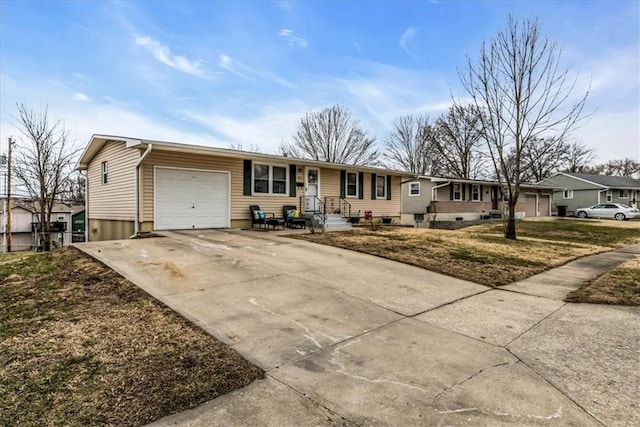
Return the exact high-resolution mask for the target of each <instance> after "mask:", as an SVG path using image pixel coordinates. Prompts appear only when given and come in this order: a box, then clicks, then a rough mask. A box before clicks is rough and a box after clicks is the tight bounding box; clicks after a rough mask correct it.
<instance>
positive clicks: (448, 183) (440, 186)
mask: <svg viewBox="0 0 640 427" xmlns="http://www.w3.org/2000/svg"><path fill="white" fill-rule="evenodd" d="M450 184H451V181H447V182H445V183H444V184H440V185H436V186H435V187H433V188H432V189H431V201H432V202H435V201H436V190H437V189H438V188H442V187H446V186H448V185H450Z"/></svg>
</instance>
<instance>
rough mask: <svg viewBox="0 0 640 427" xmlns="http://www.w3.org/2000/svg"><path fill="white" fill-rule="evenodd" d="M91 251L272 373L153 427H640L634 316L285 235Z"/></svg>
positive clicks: (213, 236) (174, 237)
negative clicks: (364, 426)
mask: <svg viewBox="0 0 640 427" xmlns="http://www.w3.org/2000/svg"><path fill="white" fill-rule="evenodd" d="M79 247H80V248H81V249H83V250H85V251H86V252H88V253H90V254H92V255H94V256H95V257H96V258H98V259H100V260H101V261H103V262H105V263H106V264H107V265H109V266H110V267H112V268H114V269H115V270H116V271H118V272H120V273H121V274H123V275H124V276H125V277H127V278H128V279H130V280H131V281H132V282H134V283H136V284H138V285H139V286H141V287H142V288H143V289H145V290H147V291H148V292H149V293H151V294H152V295H154V296H155V297H156V298H158V299H160V300H161V301H163V302H164V303H165V304H167V305H168V306H170V307H171V308H173V309H174V310H176V311H178V312H179V313H181V314H182V315H184V316H185V317H187V318H189V319H191V320H193V321H194V322H196V323H198V324H199V325H201V326H202V327H203V328H204V329H205V330H207V331H209V332H210V333H211V334H213V335H214V336H216V337H218V338H220V339H222V340H223V341H225V342H227V343H229V344H230V345H231V346H232V347H233V348H235V349H237V350H238V351H239V352H240V353H241V354H242V355H243V356H245V357H246V358H248V359H249V360H252V361H254V362H255V363H257V364H258V365H259V366H261V367H263V368H264V369H265V370H266V372H267V378H266V379H265V380H261V381H257V382H254V383H253V384H251V385H250V386H248V387H246V388H244V389H242V390H238V391H236V392H234V393H230V394H228V395H225V396H222V397H220V398H218V399H215V400H213V401H211V402H208V403H206V404H204V405H201V406H199V407H198V408H195V409H193V410H190V411H185V412H183V413H180V414H176V415H173V416H170V417H166V418H164V419H162V420H159V421H158V422H156V423H154V425H156V426H166V425H190V426H209V425H225V426H226V425H287V426H288V425H350V424H351V423H353V424H356V425H361V424H368V425H370V424H376V425H470V424H473V425H547V424H553V425H576V426H578V425H579V426H588V425H600V424H601V423H607V424H609V423H612V422H613V423H616V422H618V423H620V421H621V420H622V423H628V424H631V425H633V424H639V423H640V419H639V418H638V411H637V406H636V405H637V403H635V396H636V395H637V393H634V391H637V390H635V388H637V384H638V383H640V378H639V377H638V373H637V371H636V370H635V369H632V366H630V364H631V362H632V361H634V360H637V354H639V352H640V346H639V344H638V340H637V336H638V330H639V329H640V323H639V322H640V320H639V319H640V312H639V310H638V309H637V308H619V307H599V306H595V307H596V308H595V309H594V308H593V307H592V306H588V305H574V304H566V303H564V302H562V301H559V300H555V299H549V298H542V297H539V296H535V295H525V294H521V293H517V292H514V291H506V290H501V289H489V288H486V287H482V286H479V285H476V284H473V283H469V282H465V281H462V280H458V279H453V278H450V277H446V276H442V275H439V274H436V273H432V272H429V271H425V270H422V269H419V268H416V267H412V266H408V265H404V264H400V263H396V262H393V261H389V260H384V259H379V258H376V257H373V256H369V255H364V254H360V253H355V252H351V251H346V250H342V249H337V248H331V247H326V246H322V245H316V244H313V243H309V242H302V241H297V240H291V239H287V238H283V237H278V236H276V235H275V233H273V234H272V233H250V232H237V231H208V232H188V233H180V234H170V237H168V238H158V239H145V240H131V241H120V242H99V243H88V244H83V245H79ZM627 255H633V254H627ZM613 256H614V257H619V254H615V255H613ZM616 259H622V258H616ZM603 262H604V261H603ZM541 286H542V284H541ZM590 314H592V315H590ZM621 324H624V325H625V326H626V327H625V328H620V327H619V325H621ZM567 337H570V339H568V338H567ZM540 358H544V360H543V361H541V360H540ZM578 374H579V376H578ZM587 377H588V378H587ZM597 383H601V385H600V386H598V384H597ZM607 384H615V387H609V386H607Z"/></svg>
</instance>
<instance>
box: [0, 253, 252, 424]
mask: <svg viewBox="0 0 640 427" xmlns="http://www.w3.org/2000/svg"><path fill="white" fill-rule="evenodd" d="M0 303H1V305H2V315H1V316H2V317H1V318H0V407H2V411H0V425H32V426H36V425H37V426H42V425H78V426H80V425H82V426H85V425H141V424H145V423H148V422H150V421H153V420H155V419H157V418H159V417H162V416H164V415H168V414H170V413H174V412H177V411H181V410H184V409H187V408H190V407H193V406H196V405H198V404H199V403H202V402H204V401H206V400H210V399H212V398H214V397H216V396H219V395H221V394H224V393H228V392H230V391H232V390H235V389H237V388H239V387H242V386H244V385H247V384H248V383H250V382H251V381H253V380H254V379H256V378H260V377H262V375H263V372H262V371H261V370H260V369H259V368H257V367H255V366H253V365H251V364H250V363H249V362H247V361H246V360H244V359H243V358H242V357H241V356H240V355H238V354H237V353H236V352H235V351H234V350H231V349H230V348H228V347H227V346H226V345H224V344H222V343H220V342H218V341H217V340H215V339H214V338H213V337H211V336H209V335H207V334H206V333H205V332H204V331H202V330H201V329H199V328H197V327H195V326H194V325H192V324H191V323H189V322H187V321H186V320H185V319H184V318H182V317H180V316H179V315H177V314H176V313H174V312H173V311H171V310H170V309H168V308H167V307H165V306H163V305H162V304H161V303H159V302H158V301H156V300H154V299H153V298H151V297H150V296H149V295H147V294H146V293H144V292H143V291H141V290H140V289H139V288H137V287H136V286H134V285H133V284H131V283H130V282H128V281H127V280H125V279H123V278H122V277H121V276H119V275H118V274H116V273H115V272H113V271H112V270H110V269H108V268H106V267H105V266H103V265H102V264H99V263H98V262H96V261H94V260H93V259H91V258H89V257H88V256H86V255H84V254H82V253H80V252H79V251H78V250H76V249H74V248H66V249H63V250H59V251H56V252H52V253H48V254H29V255H28V256H20V257H18V256H14V257H13V258H2V262H0Z"/></svg>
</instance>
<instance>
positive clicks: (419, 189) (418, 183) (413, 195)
mask: <svg viewBox="0 0 640 427" xmlns="http://www.w3.org/2000/svg"><path fill="white" fill-rule="evenodd" d="M414 184H417V185H418V194H411V186H412V185H414ZM420 187H421V185H420V181H413V182H410V183H409V197H420V191H421V188H420Z"/></svg>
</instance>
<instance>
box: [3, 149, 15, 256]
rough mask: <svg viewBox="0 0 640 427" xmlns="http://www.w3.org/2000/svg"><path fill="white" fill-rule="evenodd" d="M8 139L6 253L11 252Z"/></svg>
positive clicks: (9, 153) (9, 150) (9, 152)
mask: <svg viewBox="0 0 640 427" xmlns="http://www.w3.org/2000/svg"><path fill="white" fill-rule="evenodd" d="M8 139H9V147H8V148H7V227H6V228H5V234H6V236H7V252H11V146H12V145H13V141H11V137H9V138H8Z"/></svg>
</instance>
